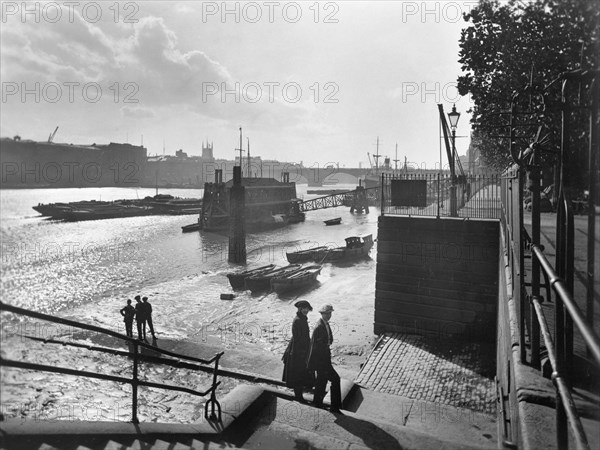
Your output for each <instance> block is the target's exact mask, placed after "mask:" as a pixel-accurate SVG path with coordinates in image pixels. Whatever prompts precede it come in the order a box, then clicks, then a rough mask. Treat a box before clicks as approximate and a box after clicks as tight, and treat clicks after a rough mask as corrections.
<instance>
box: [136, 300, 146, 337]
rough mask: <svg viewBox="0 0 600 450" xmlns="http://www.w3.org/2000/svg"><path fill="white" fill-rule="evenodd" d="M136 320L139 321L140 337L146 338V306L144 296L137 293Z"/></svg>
mask: <svg viewBox="0 0 600 450" xmlns="http://www.w3.org/2000/svg"><path fill="white" fill-rule="evenodd" d="M134 298H135V301H136V304H135V321H136V322H137V331H138V339H139V340H140V341H141V340H145V339H146V307H145V306H144V304H143V303H142V297H141V296H139V295H136V296H135V297H134Z"/></svg>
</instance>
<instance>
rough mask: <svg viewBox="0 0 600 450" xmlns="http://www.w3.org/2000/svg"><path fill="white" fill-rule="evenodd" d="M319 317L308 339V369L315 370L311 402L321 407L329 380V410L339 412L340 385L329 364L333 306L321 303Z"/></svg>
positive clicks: (335, 373) (340, 400)
mask: <svg viewBox="0 0 600 450" xmlns="http://www.w3.org/2000/svg"><path fill="white" fill-rule="evenodd" d="M319 312H320V313H321V318H320V319H319V321H318V322H317V326H316V327H315V329H314V331H313V334H312V338H311V340H310V352H309V355H308V369H309V370H316V371H317V381H316V383H315V395H314V399H313V404H314V405H315V406H316V407H317V408H322V407H323V398H324V397H325V387H326V386H327V381H330V382H331V408H330V410H331V412H337V413H339V412H340V408H341V407H342V392H341V387H340V376H339V375H338V373H337V372H336V371H335V369H334V368H333V365H332V364H331V349H330V346H331V344H332V343H333V333H332V331H331V327H330V326H329V320H330V319H331V313H332V312H333V306H331V305H323V307H321V309H319Z"/></svg>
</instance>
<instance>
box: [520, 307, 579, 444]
mask: <svg viewBox="0 0 600 450" xmlns="http://www.w3.org/2000/svg"><path fill="white" fill-rule="evenodd" d="M532 302H533V306H534V308H535V312H536V317H537V319H538V323H539V324H540V331H541V332H542V338H543V339H544V343H545V344H546V350H547V351H548V359H549V360H550V365H551V366H552V383H553V384H554V386H555V387H556V390H557V391H558V395H559V396H560V398H561V400H562V402H561V405H562V407H563V408H564V410H565V413H566V414H567V418H568V422H569V425H570V426H571V430H572V431H573V437H574V439H575V443H576V444H577V448H579V449H584V450H586V449H589V448H590V447H589V444H588V441H587V437H586V435H585V431H584V429H583V425H582V424H581V419H580V418H579V414H578V413H577V408H576V407H575V402H574V401H573V396H572V395H571V390H570V389H569V385H568V384H567V382H566V380H565V378H564V376H563V375H562V373H561V371H560V368H559V366H558V364H557V361H556V350H555V348H554V343H553V341H552V335H551V334H550V330H549V329H548V324H547V323H546V316H545V315H544V310H543V309H542V305H541V304H540V302H539V300H538V299H537V298H535V297H534V298H533V299H532ZM559 406H560V405H557V407H559Z"/></svg>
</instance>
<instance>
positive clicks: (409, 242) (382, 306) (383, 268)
mask: <svg viewBox="0 0 600 450" xmlns="http://www.w3.org/2000/svg"><path fill="white" fill-rule="evenodd" d="M498 239H499V223H498V222H497V221H483V220H480V221H478V220H464V219H453V218H442V219H436V218H428V217H404V216H402V217H399V216H381V217H380V218H379V224H378V236H377V277H376V289H375V333H376V334H380V333H382V332H385V331H401V332H412V333H415V334H431V333H434V334H439V335H441V336H442V337H443V336H453V337H461V338H466V339H482V338H483V339H489V340H494V339H495V328H496V309H497V298H498V273H499V272H498V260H499V242H498Z"/></svg>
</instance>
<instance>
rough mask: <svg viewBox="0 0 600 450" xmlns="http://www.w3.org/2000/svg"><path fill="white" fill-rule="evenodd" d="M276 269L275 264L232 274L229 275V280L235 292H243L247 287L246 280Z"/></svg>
mask: <svg viewBox="0 0 600 450" xmlns="http://www.w3.org/2000/svg"><path fill="white" fill-rule="evenodd" d="M273 269H275V264H268V265H266V266H262V267H257V268H256V269H251V270H244V271H243V272H231V273H228V274H227V278H228V279H229V284H231V287H232V288H233V289H235V290H238V291H241V290H244V288H245V286H246V284H245V283H246V278H248V277H251V276H253V275H259V274H262V273H266V272H270V271H272V270H273Z"/></svg>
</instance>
